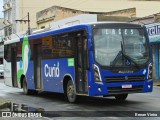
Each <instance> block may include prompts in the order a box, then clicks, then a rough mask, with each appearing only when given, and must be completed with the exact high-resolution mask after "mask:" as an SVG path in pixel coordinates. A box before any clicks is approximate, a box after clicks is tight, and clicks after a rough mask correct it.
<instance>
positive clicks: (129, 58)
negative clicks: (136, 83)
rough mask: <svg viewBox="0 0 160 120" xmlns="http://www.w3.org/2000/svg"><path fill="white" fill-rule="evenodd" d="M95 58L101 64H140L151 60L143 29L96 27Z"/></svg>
mask: <svg viewBox="0 0 160 120" xmlns="http://www.w3.org/2000/svg"><path fill="white" fill-rule="evenodd" d="M93 39H94V53H95V60H96V62H97V63H99V64H100V65H101V66H110V67H112V66H126V65H130V66H137V65H138V66H140V65H145V64H146V63H147V61H148V60H149V50H148V46H147V45H148V44H147V40H146V37H145V35H144V31H143V29H141V28H139V29H135V28H134V29H131V28H129V29H104V28H103V29H98V28H97V29H94V30H93Z"/></svg>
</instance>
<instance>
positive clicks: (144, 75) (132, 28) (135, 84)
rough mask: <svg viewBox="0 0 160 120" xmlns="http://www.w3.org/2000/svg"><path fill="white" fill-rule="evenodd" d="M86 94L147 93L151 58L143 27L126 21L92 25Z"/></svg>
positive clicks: (150, 83) (150, 85)
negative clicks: (90, 61)
mask: <svg viewBox="0 0 160 120" xmlns="http://www.w3.org/2000/svg"><path fill="white" fill-rule="evenodd" d="M92 36H93V37H92V42H93V46H92V51H90V60H91V59H93V61H92V63H91V64H90V67H91V71H90V74H89V75H88V76H89V79H90V80H89V82H88V83H89V84H88V85H89V90H88V91H89V95H90V96H97V95H103V96H115V97H116V99H119V100H125V99H126V98H127V95H128V94H130V93H145V92H151V91H152V89H153V80H152V59H151V51H150V46H149V40H148V36H147V32H146V29H145V27H144V26H141V25H136V24H129V23H110V24H95V25H92Z"/></svg>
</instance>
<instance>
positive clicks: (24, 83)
mask: <svg viewBox="0 0 160 120" xmlns="http://www.w3.org/2000/svg"><path fill="white" fill-rule="evenodd" d="M23 92H24V94H25V95H30V94H31V92H32V91H31V90H29V89H28V87H27V82H26V78H25V77H24V78H23Z"/></svg>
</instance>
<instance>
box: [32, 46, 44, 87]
mask: <svg viewBox="0 0 160 120" xmlns="http://www.w3.org/2000/svg"><path fill="white" fill-rule="evenodd" d="M34 55H35V57H34V82H35V89H36V90H42V74H41V73H42V72H41V60H42V57H41V56H42V53H41V44H35V45H34Z"/></svg>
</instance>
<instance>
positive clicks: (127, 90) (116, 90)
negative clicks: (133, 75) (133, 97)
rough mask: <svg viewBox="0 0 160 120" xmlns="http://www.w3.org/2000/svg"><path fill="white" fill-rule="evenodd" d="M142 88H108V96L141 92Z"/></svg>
mask: <svg viewBox="0 0 160 120" xmlns="http://www.w3.org/2000/svg"><path fill="white" fill-rule="evenodd" d="M142 90H143V86H142V85H141V86H132V88H122V87H108V93H109V94H119V93H137V92H142Z"/></svg>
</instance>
